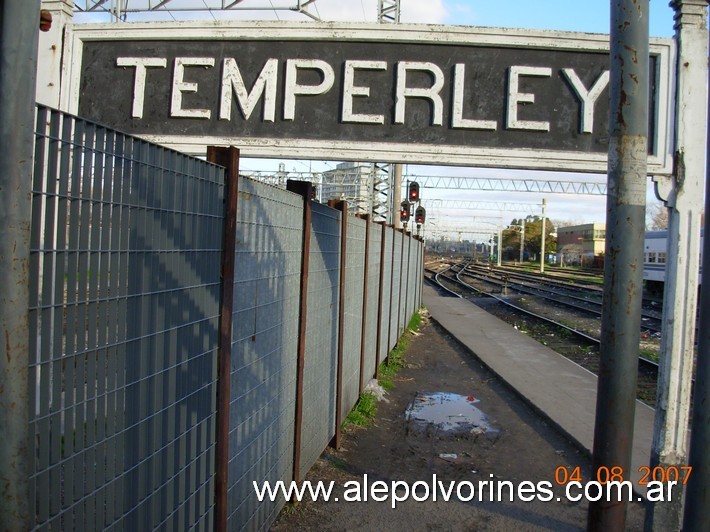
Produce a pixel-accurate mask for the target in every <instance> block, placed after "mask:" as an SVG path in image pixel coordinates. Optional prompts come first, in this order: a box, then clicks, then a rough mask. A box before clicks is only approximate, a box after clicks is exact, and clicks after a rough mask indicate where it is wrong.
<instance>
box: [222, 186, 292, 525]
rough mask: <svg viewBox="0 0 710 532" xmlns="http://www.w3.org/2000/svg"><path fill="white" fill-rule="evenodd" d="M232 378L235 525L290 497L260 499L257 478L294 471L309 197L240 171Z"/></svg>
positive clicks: (262, 516)
mask: <svg viewBox="0 0 710 532" xmlns="http://www.w3.org/2000/svg"><path fill="white" fill-rule="evenodd" d="M238 190H239V195H238V202H237V234H236V242H237V246H236V260H235V264H236V266H235V279H234V314H233V317H234V325H233V335H232V366H233V368H232V386H231V402H230V423H229V424H230V438H229V448H230V460H229V481H230V482H229V498H228V500H229V504H228V507H229V509H230V512H229V521H228V528H229V530H242V529H253V528H258V526H259V524H260V523H268V522H271V520H272V519H273V518H274V517H275V515H276V514H277V513H278V511H279V510H280V509H281V507H282V506H283V503H284V501H283V500H281V501H277V502H273V503H272V502H270V501H268V499H267V500H264V501H262V502H259V501H258V500H257V498H256V493H255V492H254V489H253V485H252V482H254V481H256V482H257V483H258V484H259V485H262V483H263V482H264V481H271V482H276V481H278V480H285V481H290V480H291V475H292V471H293V439H294V414H295V405H294V403H295V397H296V357H297V349H298V312H299V307H300V292H299V286H300V278H301V255H302V249H301V248H302V241H303V229H302V219H303V201H302V199H301V197H300V196H297V195H295V194H292V193H291V192H287V191H285V190H280V189H277V188H275V187H272V186H269V185H266V184H264V183H259V182H256V181H253V180H250V179H246V178H239V185H238Z"/></svg>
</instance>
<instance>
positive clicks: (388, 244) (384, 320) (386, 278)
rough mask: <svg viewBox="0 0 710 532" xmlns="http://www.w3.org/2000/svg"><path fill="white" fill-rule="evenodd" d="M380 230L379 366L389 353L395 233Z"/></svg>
mask: <svg viewBox="0 0 710 532" xmlns="http://www.w3.org/2000/svg"><path fill="white" fill-rule="evenodd" d="M387 229H388V228H386V227H383V228H382V242H383V243H382V249H383V251H382V261H383V262H382V269H381V271H380V273H381V275H380V279H381V288H380V293H381V301H380V309H379V310H380V321H379V324H378V327H379V329H380V332H379V346H380V347H379V349H378V353H377V357H378V358H377V364H378V365H379V364H381V363H382V362H383V361H384V360H385V358H387V353H389V352H390V343H389V341H390V340H389V338H390V315H391V310H392V263H393V260H392V255H393V253H392V244H393V242H394V234H395V232H394V231H392V230H387Z"/></svg>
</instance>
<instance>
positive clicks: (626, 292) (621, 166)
mask: <svg viewBox="0 0 710 532" xmlns="http://www.w3.org/2000/svg"><path fill="white" fill-rule="evenodd" d="M648 2H649V0H612V2H611V12H612V14H611V83H610V105H609V112H610V119H609V137H610V138H609V175H608V193H607V223H606V254H605V264H604V268H605V269H604V303H603V307H602V329H601V338H602V340H601V361H600V365H599V381H598V388H597V404H596V420H595V426H594V448H593V449H594V451H593V456H592V477H593V478H596V477H597V473H598V472H599V471H600V468H604V467H606V468H609V470H611V468H612V467H615V468H621V469H622V470H623V472H624V474H625V475H627V476H628V474H629V468H630V466H631V449H632V443H633V427H634V414H635V407H636V380H637V372H638V346H639V339H640V338H639V337H640V327H639V325H640V322H641V295H642V283H643V239H644V229H645V227H644V223H645V220H644V218H645V210H646V179H647V173H646V168H647V163H646V157H647V153H648V150H647V145H648V139H647V135H648V82H649V76H648V73H649V45H648V9H649V6H648ZM626 506H627V502H626V501H608V502H607V501H604V500H599V501H597V502H592V503H590V504H589V514H588V523H587V526H588V529H589V530H604V531H606V530H623V529H624V524H625V522H626Z"/></svg>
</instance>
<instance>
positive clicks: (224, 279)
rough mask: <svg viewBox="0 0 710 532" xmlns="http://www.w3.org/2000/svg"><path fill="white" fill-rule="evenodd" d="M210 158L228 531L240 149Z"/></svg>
mask: <svg viewBox="0 0 710 532" xmlns="http://www.w3.org/2000/svg"><path fill="white" fill-rule="evenodd" d="M207 160H208V161H209V162H211V163H214V164H218V165H220V166H224V167H225V169H226V172H225V205H224V226H223V227H224V234H223V235H222V258H221V265H220V270H221V272H220V274H221V279H220V302H219V339H218V344H217V430H216V440H217V441H216V445H215V455H216V458H215V512H214V527H215V530H217V531H220V532H226V530H227V513H228V512H227V506H228V501H227V490H228V489H229V401H230V396H231V391H230V389H231V386H230V384H231V379H232V375H231V369H232V314H233V311H234V262H235V258H236V256H235V253H236V240H237V197H238V194H239V150H238V149H237V148H234V147H229V148H223V147H217V146H208V147H207Z"/></svg>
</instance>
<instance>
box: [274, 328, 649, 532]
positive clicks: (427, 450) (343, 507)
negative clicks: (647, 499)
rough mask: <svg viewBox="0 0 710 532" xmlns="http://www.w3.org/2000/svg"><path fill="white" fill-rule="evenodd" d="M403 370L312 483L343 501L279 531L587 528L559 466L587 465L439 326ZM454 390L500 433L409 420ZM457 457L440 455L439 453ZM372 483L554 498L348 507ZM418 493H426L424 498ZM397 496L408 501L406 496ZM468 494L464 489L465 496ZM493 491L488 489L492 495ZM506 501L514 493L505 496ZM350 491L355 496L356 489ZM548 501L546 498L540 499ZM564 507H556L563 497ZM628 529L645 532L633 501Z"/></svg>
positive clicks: (411, 351)
mask: <svg viewBox="0 0 710 532" xmlns="http://www.w3.org/2000/svg"><path fill="white" fill-rule="evenodd" d="M405 360H406V365H405V368H403V369H402V371H401V372H400V373H399V374H398V375H397V377H396V387H395V389H394V390H392V391H391V392H390V393H389V394H388V396H387V398H388V399H389V402H381V403H380V404H379V409H378V413H377V417H376V419H375V422H374V424H373V425H372V426H370V427H368V428H358V427H354V428H349V429H348V430H347V431H346V434H345V437H344V444H343V446H342V448H341V449H340V451H338V452H335V451H333V450H332V449H329V450H326V452H324V453H323V455H322V456H321V458H320V459H319V460H318V462H317V463H316V464H315V466H314V467H313V468H312V469H311V471H310V473H309V475H308V480H311V481H317V480H324V481H331V480H332V481H335V487H334V495H335V496H338V497H339V499H340V500H339V501H338V502H334V501H332V500H331V501H329V502H327V503H326V502H323V501H317V502H311V501H308V502H301V503H299V504H298V505H297V506H295V507H287V508H286V509H285V511H284V512H282V515H281V517H280V519H279V520H278V521H277V522H276V523H275V524H274V526H273V528H272V529H273V530H275V531H289V530H309V529H310V530H316V529H317V530H375V529H378V530H388V531H389V530H406V531H413V530H506V531H510V530H515V531H523V530H583V529H585V527H586V512H587V505H586V503H584V502H569V501H567V500H566V499H565V494H564V490H563V489H562V488H561V487H559V486H557V485H556V484H555V469H556V468H557V467H558V466H565V467H567V468H568V470H572V469H573V468H574V467H577V466H579V467H580V470H581V473H582V476H583V478H584V479H588V478H589V469H590V463H589V459H588V458H587V457H586V456H585V455H584V454H582V453H580V452H579V451H578V449H577V448H576V447H575V446H573V445H572V444H571V443H570V442H568V441H567V440H566V439H565V438H564V437H562V436H561V435H560V434H559V433H558V432H557V431H556V430H553V429H552V428H551V427H550V426H548V425H547V423H546V422H545V421H544V420H543V419H542V418H541V417H540V416H538V415H537V414H536V413H534V412H533V411H532V410H531V409H530V408H529V407H528V406H527V405H526V404H525V403H524V402H523V401H521V400H520V399H519V398H518V397H517V396H516V395H515V394H513V393H512V392H511V391H510V390H509V389H508V388H507V387H506V386H505V385H504V384H502V383H501V382H500V381H499V380H498V379H497V378H496V377H495V376H493V375H492V374H491V373H489V372H488V371H487V370H486V369H485V368H483V367H482V366H481V364H480V363H479V362H478V361H477V360H476V358H475V357H474V356H472V355H471V354H470V353H469V352H468V351H467V350H465V349H464V348H462V347H461V346H460V345H459V344H458V343H457V342H456V341H455V340H454V339H452V338H451V337H450V336H449V335H448V334H447V333H446V332H445V331H443V330H442V329H441V328H440V327H439V326H438V325H437V324H435V323H425V324H424V326H423V327H422V329H420V334H419V336H415V337H414V338H412V339H411V342H410V344H409V348H408V350H407V354H406V359H405ZM434 392H447V393H454V394H460V395H462V396H464V397H467V398H471V396H473V397H475V399H476V400H477V401H478V402H476V403H475V406H476V407H478V408H480V410H481V411H483V413H484V414H486V416H487V417H488V421H489V423H490V425H491V427H492V428H493V429H497V430H491V431H488V432H486V433H480V431H476V430H474V431H473V432H470V431H466V432H465V433H458V434H451V433H447V432H442V431H440V430H432V428H431V425H430V426H428V428H423V429H422V426H421V425H416V424H413V422H412V421H410V420H407V419H406V417H405V411H406V409H407V407H408V405H410V404H415V403H416V402H417V401H418V399H415V398H416V397H417V394H418V393H419V394H421V393H434ZM442 454H443V455H456V457H455V458H453V457H445V458H442V457H441V455H442ZM365 474H367V477H368V484H369V485H372V483H373V482H375V481H377V480H381V481H385V482H386V483H387V484H388V485H389V484H390V483H391V482H392V481H395V480H402V481H406V482H409V483H410V485H412V484H413V483H414V482H416V481H424V482H426V483H428V484H429V485H431V484H432V475H433V474H436V477H437V480H439V481H442V482H443V484H444V486H447V487H448V485H449V483H450V482H451V481H456V482H461V481H469V482H471V483H473V485H474V486H475V487H476V488H477V487H478V486H479V484H478V483H479V481H483V482H485V481H511V482H512V483H513V484H514V485H516V486H517V485H518V484H519V483H520V482H522V481H531V482H532V483H535V484H537V483H538V482H541V481H547V482H550V483H551V484H552V491H553V492H554V494H553V495H551V498H552V500H550V501H549V502H542V501H539V500H533V501H531V502H524V501H521V500H518V497H517V496H516V500H515V501H514V502H509V501H508V498H507V495H506V497H505V500H504V501H503V502H498V501H495V502H490V501H489V499H488V497H487V495H486V496H484V498H483V501H482V502H479V501H478V493H476V494H475V498H474V499H473V500H472V501H469V502H463V501H462V500H459V499H458V498H457V497H456V496H455V492H454V496H452V500H450V501H449V502H444V501H441V498H440V497H439V500H438V501H437V502H433V501H431V498H430V499H429V500H427V501H425V502H417V501H414V500H412V499H411V498H410V499H409V500H408V501H406V502H399V503H397V507H396V509H392V508H391V500H390V499H388V500H387V502H374V501H372V500H370V501H368V502H361V503H355V502H345V501H344V500H343V496H344V492H345V489H347V488H349V487H351V486H352V484H350V485H346V486H345V488H344V487H343V486H344V484H345V483H346V482H348V481H358V482H360V483H362V482H363V477H364V475H365ZM423 490H424V487H423V486H420V491H419V493H420V494H423V493H424V491H423ZM397 493H398V494H400V495H401V494H402V491H401V490H399V491H398V492H397ZM469 493H470V492H469V491H468V490H466V489H463V491H462V493H461V495H462V497H464V498H466V497H467V496H468V495H469ZM486 493H487V492H486ZM504 493H506V494H507V489H506V491H504ZM351 494H352V492H351ZM543 496H544V494H543ZM558 497H559V498H561V501H559V502H558V501H557V498H558ZM627 529H628V530H641V529H643V508H642V507H641V506H640V505H639V504H633V505H631V506H630V508H629V515H628V518H627Z"/></svg>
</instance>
